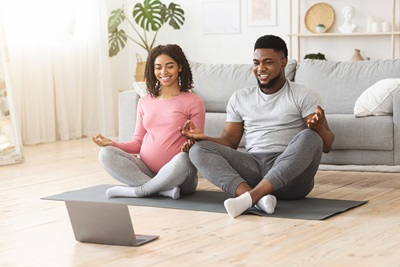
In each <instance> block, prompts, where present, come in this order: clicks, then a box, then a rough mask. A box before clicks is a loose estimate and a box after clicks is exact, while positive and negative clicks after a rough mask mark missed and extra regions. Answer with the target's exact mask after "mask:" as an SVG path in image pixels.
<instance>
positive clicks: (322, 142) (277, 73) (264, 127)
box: [180, 35, 334, 218]
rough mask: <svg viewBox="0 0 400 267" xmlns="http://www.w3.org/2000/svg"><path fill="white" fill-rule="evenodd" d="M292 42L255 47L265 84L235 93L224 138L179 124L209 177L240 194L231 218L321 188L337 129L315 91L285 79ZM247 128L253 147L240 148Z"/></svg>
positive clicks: (230, 203)
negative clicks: (323, 164) (322, 167)
mask: <svg viewBox="0 0 400 267" xmlns="http://www.w3.org/2000/svg"><path fill="white" fill-rule="evenodd" d="M286 64H287V47H286V43H285V42H284V41H283V40H282V39H281V38H279V37H277V36H273V35H265V36H262V37H260V38H259V39H258V40H257V41H256V43H255V46H254V58H253V72H254V75H255V77H256V79H257V80H258V85H256V86H251V87H248V88H244V89H241V90H238V91H236V92H235V93H234V94H233V95H232V96H231V98H230V100H229V103H228V105H227V119H226V123H225V126H224V129H223V132H222V134H221V136H220V137H218V138H212V137H208V136H206V135H205V134H204V133H203V132H201V131H200V130H199V129H198V128H196V125H194V124H193V123H192V122H191V121H188V122H186V123H185V125H184V126H183V127H182V128H181V129H180V131H181V134H182V135H184V136H185V137H186V138H187V139H188V140H189V141H188V143H189V144H190V145H191V144H192V141H199V142H196V143H195V144H194V145H193V146H192V147H191V148H190V150H189V156H190V159H191V161H192V162H193V164H194V165H195V166H196V167H197V169H198V170H199V171H200V172H201V173H202V174H203V175H204V177H205V178H206V179H207V180H209V181H210V182H212V183H213V184H215V185H216V186H218V187H220V188H222V189H223V190H224V191H225V192H228V193H230V194H232V195H233V196H236V198H229V199H227V200H225V202H224V205H225V208H226V210H227V212H228V214H229V215H230V216H231V217H233V218H234V217H237V216H239V215H240V214H242V213H243V212H244V211H246V210H247V209H249V208H251V207H252V206H253V205H256V207H257V208H259V209H261V210H263V211H264V212H266V213H268V214H271V213H273V212H274V209H275V206H276V198H278V199H301V198H304V197H306V196H307V194H308V193H309V192H310V191H311V190H312V189H313V187H314V176H315V173H316V172H317V170H318V166H319V163H320V160H321V156H322V152H325V153H327V152H329V151H330V149H331V147H332V142H333V140H334V135H333V133H332V132H331V130H330V129H329V126H328V122H327V120H326V118H325V114H324V111H323V109H322V108H321V107H320V106H319V105H318V103H319V100H318V97H317V95H316V94H315V92H313V91H312V90H310V89H309V88H307V87H305V86H303V85H299V84H296V83H293V82H290V81H288V80H287V79H286V77H285V67H286ZM243 134H244V137H245V141H246V152H241V151H238V150H236V149H237V148H238V146H239V142H240V140H241V138H242V135H243Z"/></svg>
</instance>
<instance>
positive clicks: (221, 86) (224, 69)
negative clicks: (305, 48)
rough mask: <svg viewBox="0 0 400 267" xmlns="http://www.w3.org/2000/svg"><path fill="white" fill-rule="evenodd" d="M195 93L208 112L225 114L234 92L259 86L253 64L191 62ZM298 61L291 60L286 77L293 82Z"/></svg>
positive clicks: (286, 70) (286, 69)
mask: <svg viewBox="0 0 400 267" xmlns="http://www.w3.org/2000/svg"><path fill="white" fill-rule="evenodd" d="M190 66H191V70H192V74H193V80H194V88H193V91H194V92H195V93H197V94H198V95H200V96H201V98H202V99H203V101H204V104H205V106H206V111H207V112H225V111H226V105H227V104H228V100H229V98H230V97H231V95H232V94H233V92H235V91H237V90H239V89H242V88H244V87H247V86H250V85H254V84H257V80H256V79H255V77H254V74H253V65H252V64H208V63H198V62H193V61H190ZM296 66H297V61H296V60H289V61H288V64H287V66H286V68H285V72H286V73H285V74H286V77H287V78H288V79H290V80H293V77H294V74H295V69H296Z"/></svg>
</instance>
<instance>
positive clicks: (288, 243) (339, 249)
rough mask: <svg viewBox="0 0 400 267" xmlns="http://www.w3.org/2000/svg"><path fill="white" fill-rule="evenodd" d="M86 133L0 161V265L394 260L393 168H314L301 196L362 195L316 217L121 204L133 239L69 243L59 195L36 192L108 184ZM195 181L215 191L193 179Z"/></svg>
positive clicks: (396, 207)
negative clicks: (146, 237) (130, 243)
mask: <svg viewBox="0 0 400 267" xmlns="http://www.w3.org/2000/svg"><path fill="white" fill-rule="evenodd" d="M98 151H99V148H98V147H97V146H95V145H94V144H92V143H91V141H90V140H87V139H80V140H73V141H69V142H55V143H49V144H42V145H37V146H28V147H25V148H24V152H25V158H26V161H25V162H24V163H23V164H16V165H10V166H3V167H0V188H1V189H0V190H1V192H0V235H1V238H0V266H41V267H43V266H60V267H63V266H118V267H120V266H400V264H399V262H400V253H398V251H399V250H400V224H399V221H400V174H399V173H368V172H340V171H319V172H318V173H317V177H316V184H315V189H314V190H313V191H312V192H311V194H310V197H319V198H337V199H352V200H368V203H367V204H366V205H363V206H361V207H359V208H356V209H353V210H350V211H348V212H345V213H343V214H339V215H337V216H333V217H331V218H329V219H327V220H323V221H307V220H295V219H282V218H268V217H258V216H252V215H245V216H240V217H238V218H236V219H231V218H230V217H229V216H228V215H227V214H219V213H211V212H196V211H184V210H172V209H161V208H151V207H134V206H129V210H130V212H131V217H132V221H133V224H134V227H135V231H136V232H137V233H143V234H157V235H160V238H159V240H157V241H155V242H151V243H149V244H146V245H144V246H141V247H137V248H134V247H122V246H108V245H96V244H84V243H79V242H76V241H75V239H74V236H73V232H72V228H71V226H70V223H69V219H68V215H67V211H66V208H65V205H64V203H63V202H62V201H48V200H41V199H40V198H42V197H45V196H48V195H53V194H57V193H61V192H64V191H67V190H76V189H81V188H85V187H89V186H94V185H98V184H118V183H117V182H115V181H114V180H113V179H112V178H111V177H109V176H108V174H107V173H106V172H105V171H104V170H103V169H102V167H101V166H100V163H99V162H98V160H97V153H98ZM199 188H200V189H204V190H220V189H218V188H216V187H215V186H214V185H212V184H211V183H209V182H208V181H206V180H205V179H204V178H201V179H200V183H199Z"/></svg>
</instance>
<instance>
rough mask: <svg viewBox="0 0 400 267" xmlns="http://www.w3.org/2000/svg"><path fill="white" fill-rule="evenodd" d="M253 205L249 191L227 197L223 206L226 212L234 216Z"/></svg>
mask: <svg viewBox="0 0 400 267" xmlns="http://www.w3.org/2000/svg"><path fill="white" fill-rule="evenodd" d="M252 205H253V203H252V200H251V196H250V193H249V192H246V193H244V194H243V195H240V196H238V197H236V198H228V199H227V200H225V201H224V206H225V209H226V211H227V212H228V214H229V215H230V216H231V217H232V218H235V217H237V216H239V215H240V214H242V213H243V212H245V211H246V210H248V209H249V208H251V206H252Z"/></svg>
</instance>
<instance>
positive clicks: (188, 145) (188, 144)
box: [181, 139, 195, 152]
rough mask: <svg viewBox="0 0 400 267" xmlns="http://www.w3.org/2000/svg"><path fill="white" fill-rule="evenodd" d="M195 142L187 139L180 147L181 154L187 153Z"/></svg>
mask: <svg viewBox="0 0 400 267" xmlns="http://www.w3.org/2000/svg"><path fill="white" fill-rule="evenodd" d="M194 143H195V141H193V140H191V139H188V140H187V141H186V142H185V143H184V144H183V146H182V147H181V151H182V152H189V149H190V148H191V147H192V146H193V145H194Z"/></svg>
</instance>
